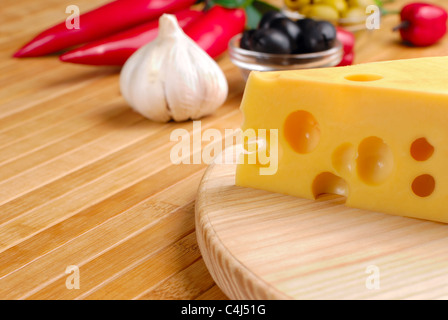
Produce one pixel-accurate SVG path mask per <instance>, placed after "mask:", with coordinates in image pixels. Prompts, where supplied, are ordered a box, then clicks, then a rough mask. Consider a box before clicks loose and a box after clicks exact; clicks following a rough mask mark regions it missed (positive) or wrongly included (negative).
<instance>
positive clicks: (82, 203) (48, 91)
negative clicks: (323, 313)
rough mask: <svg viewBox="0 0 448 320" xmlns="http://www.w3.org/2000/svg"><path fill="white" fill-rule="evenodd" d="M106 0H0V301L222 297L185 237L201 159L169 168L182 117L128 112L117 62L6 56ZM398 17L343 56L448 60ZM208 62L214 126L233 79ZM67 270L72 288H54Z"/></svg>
mask: <svg viewBox="0 0 448 320" xmlns="http://www.w3.org/2000/svg"><path fill="white" fill-rule="evenodd" d="M105 2H106V1H102V0H101V1H100V0H95V1H87V0H77V1H76V2H73V1H68V0H41V1H31V0H2V4H1V7H0V22H1V24H0V43H1V47H0V84H1V86H0V147H1V149H0V150H1V152H0V299H227V297H226V296H225V295H224V294H223V293H222V291H221V290H220V289H219V288H218V287H217V286H216V284H215V283H214V281H213V279H212V278H211V276H210V274H209V273H208V271H207V269H206V267H205V264H204V262H203V260H202V258H201V254H200V252H199V249H198V246H197V242H196V237H195V224H194V203H195V198H196V191H197V188H198V185H199V182H200V180H201V177H202V175H203V173H204V170H205V169H206V164H191V165H187V164H182V165H174V164H172V162H171V161H170V150H171V148H172V147H173V145H175V143H176V142H171V141H170V134H171V132H172V131H173V130H174V129H176V128H183V129H186V130H188V131H189V132H192V130H193V126H192V122H184V123H167V124H159V123H154V122H151V121H149V120H146V119H144V118H143V117H141V116H139V115H138V114H136V113H134V112H133V111H132V110H131V109H130V108H129V106H128V105H127V104H126V102H125V101H124V99H123V98H122V97H121V95H120V93H119V87H118V76H119V68H114V67H90V66H79V65H71V64H64V63H62V62H60V61H59V60H58V59H57V56H47V57H42V58H28V59H12V58H10V57H11V55H12V54H13V53H14V51H15V50H16V49H18V48H19V47H20V46H21V45H22V44H24V43H25V42H26V41H28V40H30V39H31V38H32V37H33V36H34V35H35V34H36V33H38V32H39V31H41V30H43V29H44V28H46V27H49V26H51V25H53V24H54V23H57V22H60V21H63V20H64V19H65V18H66V17H67V16H68V15H67V14H66V13H65V9H66V7H67V6H68V5H73V4H76V5H78V6H79V8H80V10H81V12H85V11H87V10H90V9H92V8H94V7H96V6H99V5H101V4H103V3H105ZM432 2H436V3H439V4H441V5H443V6H445V7H446V8H448V2H447V1H446V0H438V1H435V0H434V1H432ZM277 3H278V1H277ZM403 3H405V1H401V0H397V1H395V3H393V4H391V5H388V7H389V8H399V7H400V6H401V5H402V4H403ZM397 21H398V17H397V16H395V15H391V16H386V17H384V18H383V19H382V23H381V28H380V30H375V31H372V32H363V33H362V34H360V35H359V36H358V38H357V44H356V60H355V62H356V63H362V62H369V61H379V60H391V59H401V58H413V57H423V56H440V55H446V54H448V37H445V39H444V40H443V41H441V42H440V43H438V44H437V45H434V46H431V47H429V48H410V47H406V46H404V45H401V44H400V42H399V41H398V35H397V34H395V33H393V32H392V31H391V28H392V27H393V26H394V25H395V24H396V23H397ZM81 23H82V22H81ZM218 62H219V64H220V66H221V67H222V69H223V70H224V72H225V74H226V76H227V79H228V82H229V97H228V99H227V101H226V103H225V104H224V106H222V107H221V108H220V109H219V110H218V111H217V112H216V113H215V114H214V115H212V116H210V117H207V118H204V119H202V123H201V124H202V130H205V129H207V128H216V129H218V130H220V131H222V132H224V129H236V128H238V127H239V125H240V123H241V114H240V111H239V109H238V107H239V103H240V100H241V96H242V92H243V90H244V81H243V79H242V77H241V75H240V73H239V70H238V69H237V68H236V67H234V66H233V65H232V64H231V62H230V61H229V59H228V57H227V56H226V55H224V56H223V57H222V58H220V59H219V60H218ZM203 146H204V145H203ZM203 146H202V147H203ZM200 151H201V150H200V149H193V150H192V152H200ZM73 266H74V267H76V268H78V270H79V273H78V276H79V289H69V288H68V286H67V281H68V280H70V277H71V276H72V275H73V274H72V273H71V270H73V269H72V268H73Z"/></svg>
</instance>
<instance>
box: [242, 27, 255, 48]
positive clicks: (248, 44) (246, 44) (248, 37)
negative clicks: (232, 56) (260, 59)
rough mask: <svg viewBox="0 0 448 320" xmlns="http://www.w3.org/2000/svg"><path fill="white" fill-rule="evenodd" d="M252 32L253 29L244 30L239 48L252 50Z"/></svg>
mask: <svg viewBox="0 0 448 320" xmlns="http://www.w3.org/2000/svg"><path fill="white" fill-rule="evenodd" d="M254 32H255V29H251V30H246V31H244V32H243V35H242V37H241V40H240V48H243V49H246V50H252V35H253V34H254Z"/></svg>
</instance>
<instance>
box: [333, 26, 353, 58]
mask: <svg viewBox="0 0 448 320" xmlns="http://www.w3.org/2000/svg"><path fill="white" fill-rule="evenodd" d="M336 38H337V39H338V40H339V41H340V42H341V43H342V46H343V51H344V55H343V57H342V61H341V62H340V63H339V64H338V66H349V65H351V64H353V60H354V58H355V54H354V52H353V48H354V46H355V36H354V34H353V33H351V32H350V31H347V30H345V29H344V28H341V27H336Z"/></svg>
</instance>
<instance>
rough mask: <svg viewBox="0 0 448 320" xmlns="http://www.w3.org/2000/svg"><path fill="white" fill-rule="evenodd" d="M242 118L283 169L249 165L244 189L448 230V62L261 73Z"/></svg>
mask: <svg viewBox="0 0 448 320" xmlns="http://www.w3.org/2000/svg"><path fill="white" fill-rule="evenodd" d="M241 109H242V111H243V114H244V122H243V126H242V129H243V132H246V131H247V130H249V129H251V130H252V131H255V132H262V131H263V130H261V129H265V130H266V135H265V136H266V137H267V138H264V137H263V135H261V134H260V135H257V137H256V140H255V141H256V145H257V146H258V147H259V146H263V145H264V146H265V147H259V148H258V150H257V151H256V152H259V153H260V154H261V149H265V150H264V152H266V149H267V150H268V153H267V154H268V155H270V156H271V161H273V160H272V159H274V157H272V155H273V154H274V152H275V153H276V155H277V156H278V157H277V159H278V166H277V167H276V170H273V171H272V174H260V172H261V171H260V169H261V168H263V167H266V166H267V165H268V164H267V163H266V162H262V161H259V160H256V161H247V159H245V160H242V161H241V162H243V163H239V164H238V166H237V172H236V184H237V185H239V186H244V187H252V188H258V189H264V190H269V191H272V192H278V193H283V194H288V195H293V196H297V197H303V198H308V199H316V198H317V197H319V196H320V195H322V194H338V195H343V196H345V197H346V205H347V206H350V207H355V208H360V209H366V210H373V211H377V212H383V213H388V214H395V215H401V216H407V217H414V218H420V219H425V220H433V221H439V222H444V223H447V222H448V57H436V58H419V59H409V60H397V61H386V62H375V63H366V64H359V65H353V66H348V67H338V68H324V69H309V70H297V71H281V72H252V73H251V75H250V77H249V79H248V82H247V85H246V90H245V93H244V96H243V100H242V105H241ZM271 132H276V133H277V134H278V137H277V136H276V135H270V133H271ZM269 137H271V138H269ZM272 137H275V139H276V140H275V141H276V142H278V145H275V147H272V148H271V146H272V145H274V144H273V142H272V141H271V140H272V139H273V138H272ZM260 139H261V140H260ZM249 140H250V139H249ZM249 140H248V141H249ZM260 141H264V142H263V143H259V142H260ZM252 142H253V141H252ZM250 145H251V143H250V141H249V142H247V141H246V143H245V146H246V148H248V146H250ZM249 154H250V152H249ZM247 156H248V155H247V152H246V155H245V157H247ZM264 159H266V156H265V158H264Z"/></svg>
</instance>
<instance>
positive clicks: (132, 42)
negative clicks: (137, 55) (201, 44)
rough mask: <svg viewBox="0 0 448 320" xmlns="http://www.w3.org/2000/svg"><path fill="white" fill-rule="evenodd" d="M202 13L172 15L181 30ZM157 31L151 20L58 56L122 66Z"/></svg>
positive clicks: (65, 59) (77, 60)
mask: <svg viewBox="0 0 448 320" xmlns="http://www.w3.org/2000/svg"><path fill="white" fill-rule="evenodd" d="M203 14H204V13H203V12H202V11H197V10H191V9H185V10H182V11H179V12H177V13H174V15H175V16H176V18H177V21H178V22H179V25H180V27H181V28H185V27H186V26H187V25H189V24H190V23H192V22H193V21H194V20H196V19H198V18H199V17H200V16H202V15H203ZM158 31H159V21H158V20H152V21H150V22H148V23H145V24H142V25H139V26H137V27H134V28H131V29H128V30H125V31H122V32H119V33H117V34H114V35H111V36H109V37H106V38H102V39H100V40H97V41H94V42H90V43H88V44H86V45H84V46H82V47H79V48H77V49H74V50H72V51H69V52H66V53H64V54H62V55H61V56H59V59H60V60H62V61H64V62H71V63H80V64H89V65H97V66H100V65H116V66H121V65H123V64H124V63H125V62H126V60H127V59H128V58H129V57H130V56H131V55H132V54H133V53H134V52H135V51H136V50H137V49H138V48H140V47H141V46H143V45H145V44H146V43H148V42H150V41H152V40H154V39H155V38H156V37H157V34H158Z"/></svg>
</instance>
